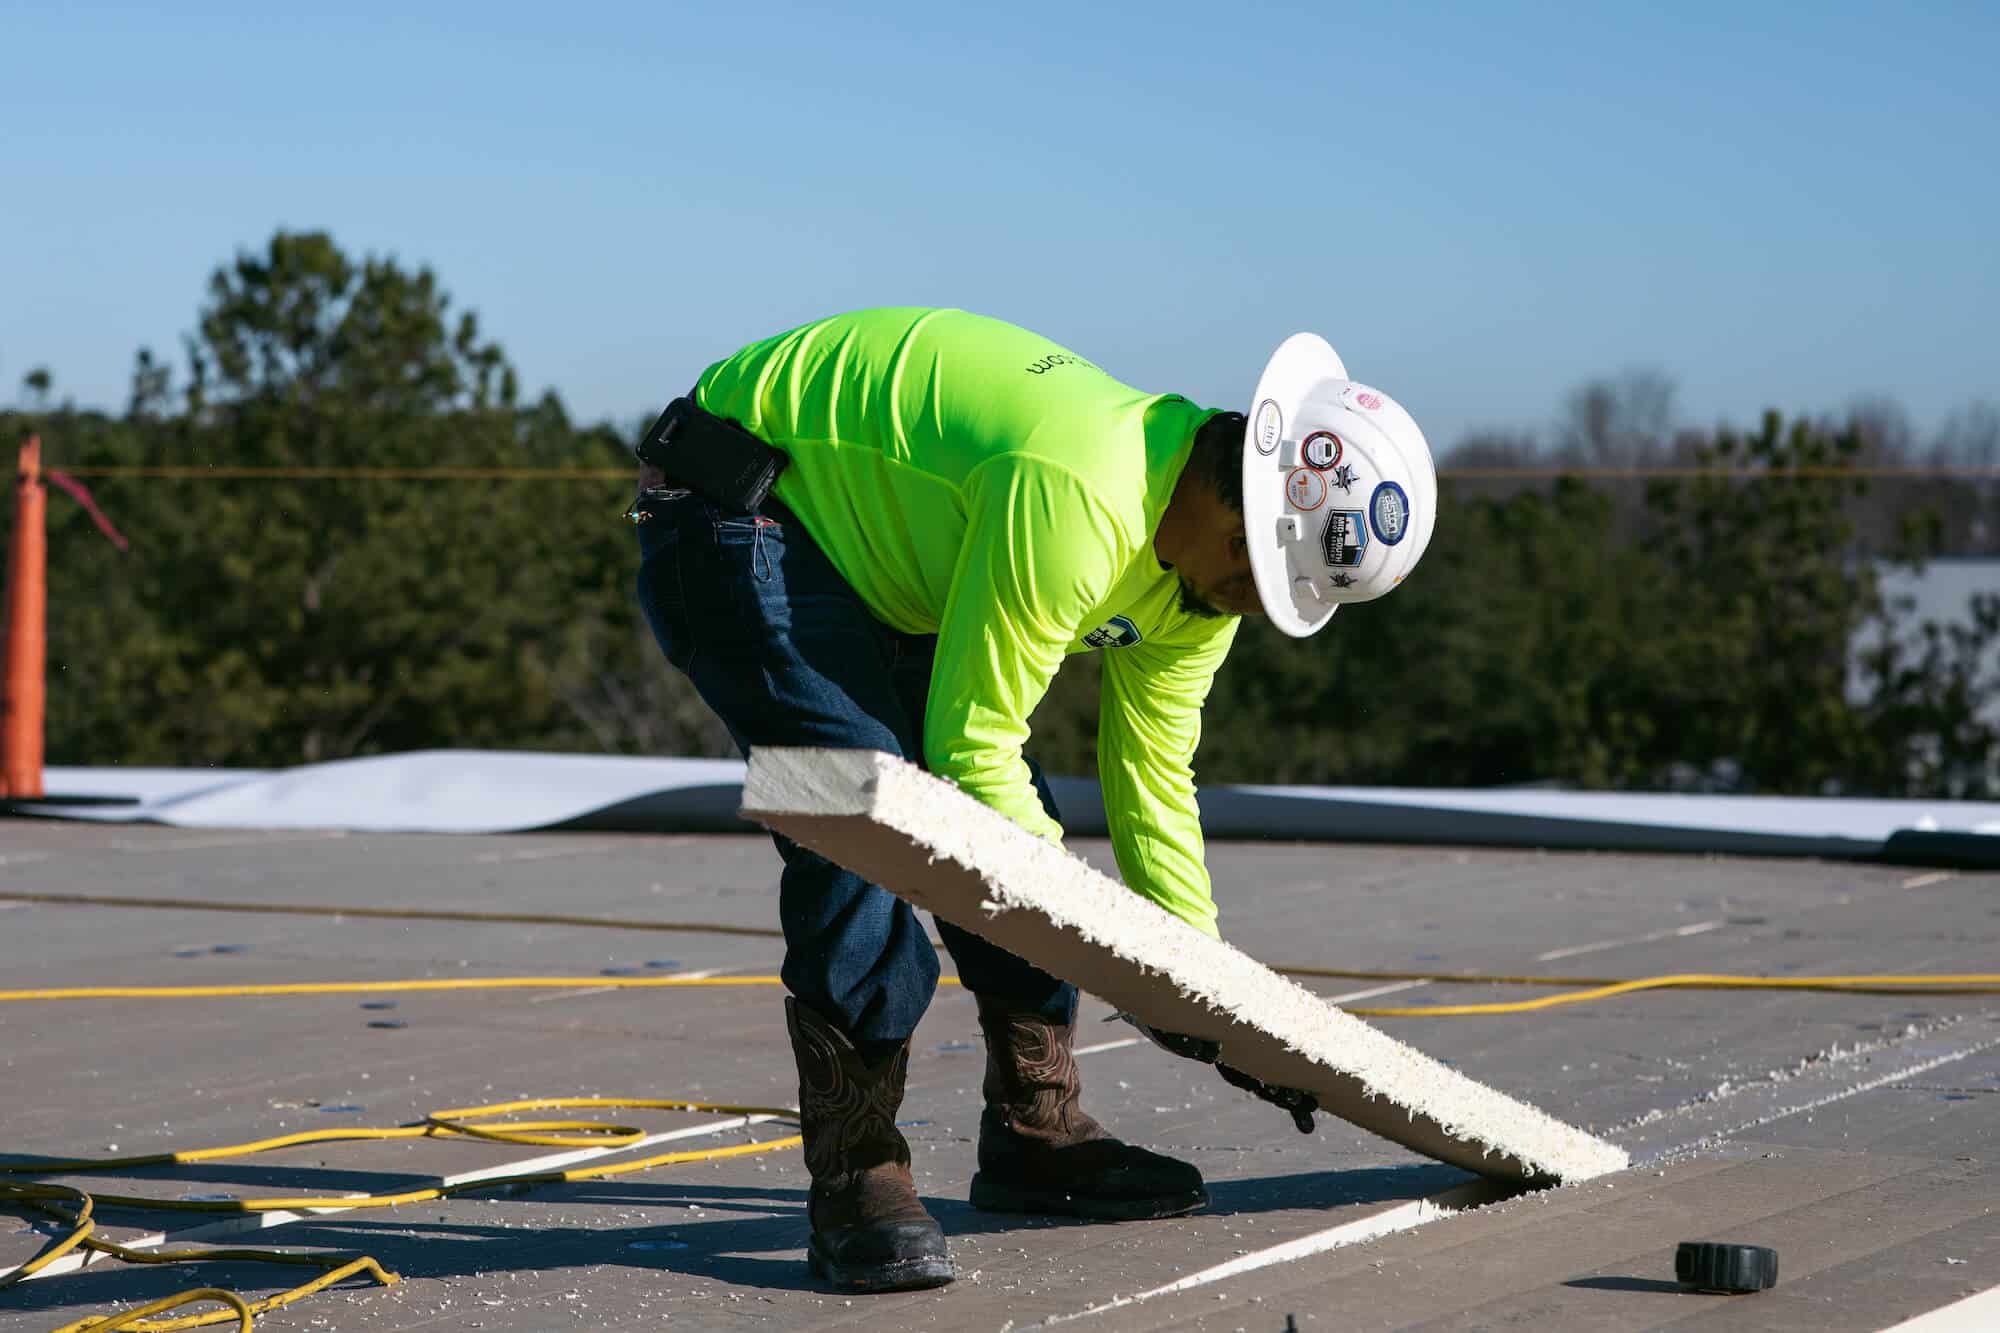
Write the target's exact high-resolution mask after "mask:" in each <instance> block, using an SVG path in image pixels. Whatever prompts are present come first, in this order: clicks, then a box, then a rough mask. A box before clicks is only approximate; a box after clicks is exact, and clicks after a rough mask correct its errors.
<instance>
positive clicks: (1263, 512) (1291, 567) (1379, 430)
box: [1243, 333, 1437, 639]
mask: <svg viewBox="0 0 2000 1333" xmlns="http://www.w3.org/2000/svg"><path fill="white" fill-rule="evenodd" d="M1248 415H1249V420H1248V423H1247V424H1246V426H1245V428H1244V432H1243V524H1244V533H1245V537H1246V538H1247V540H1248V542H1249V547H1250V570H1251V572H1252V573H1253V574H1254V575H1255V576H1256V579H1257V596H1258V598H1259V600H1261V601H1262V602H1263V603H1264V612H1265V614H1266V615H1268V616H1270V617H1271V623H1273V624H1274V625H1276V626H1277V627H1278V628H1279V629H1281V630H1283V631H1284V632H1285V633H1287V634H1289V635H1291V636H1293V637H1294V638H1300V639H1302V638H1304V637H1305V636H1307V635H1308V634H1311V633H1313V632H1314V631H1316V630H1318V629H1320V628H1321V627H1322V626H1324V625H1325V624H1326V622H1327V620H1328V619H1329V618H1331V617H1332V615H1333V613H1334V612H1335V611H1337V610H1339V609H1340V604H1341V603H1342V602H1367V601H1372V600H1374V599H1375V598H1377V597H1380V596H1381V595H1382V594H1383V593H1385V592H1388V591H1389V590H1390V589H1391V588H1393V587H1395V586H1396V585H1397V584H1399V583H1401V582H1402V581H1403V579H1404V578H1405V577H1406V576H1407V575H1408V574H1409V572H1410V571H1411V570H1412V569H1414V568H1416V564H1417V561H1418V560H1419V559H1420V558H1422V556H1423V553H1424V548H1425V547H1427V546H1429V545H1430V543H1431V527H1432V525H1433V524H1434V523H1435V522H1436V519H1437V469H1436V467H1435V466H1434V465H1433V464H1432V462H1431V450H1430V446H1429V445H1428V444H1426V443H1425V442H1424V433H1423V432H1422V431H1420V430H1418V429H1417V423H1416V422H1414V421H1412V420H1411V419H1410V414H1409V413H1408V412H1405V411H1404V410H1403V408H1402V406H1401V404H1399V403H1397V402H1396V400H1395V399H1393V398H1391V397H1390V396H1389V395H1388V394H1386V393H1383V392H1382V391H1381V390H1380V389H1374V388H1370V387H1369V386H1368V385H1365V384H1359V383H1356V382H1355V381H1354V380H1351V379H1349V378H1348V377H1347V367H1346V366H1344V365H1342V364H1341V361H1340V356H1339V354H1338V353H1336V352H1335V351H1334V350H1333V348H1332V347H1330V346H1328V345H1327V342H1326V339H1324V338H1322V337H1320V336H1319V335H1318V334H1316V333H1295V334H1293V335H1292V336H1291V337H1289V338H1287V339H1285V341H1284V342H1283V343H1282V344H1280V345H1279V347H1278V350H1277V351H1276V352H1273V353H1272V354H1271V360H1270V362H1269V363H1268V364H1266V365H1265V367H1264V373H1263V375H1262V376H1260V377H1259V378H1258V380H1257V396H1256V398H1255V399H1253V400H1252V406H1251V409H1250V412H1249V414H1248Z"/></svg>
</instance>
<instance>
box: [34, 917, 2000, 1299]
mask: <svg viewBox="0 0 2000 1333" xmlns="http://www.w3.org/2000/svg"><path fill="white" fill-rule="evenodd" d="M0 900H12V901H18V902H34V903H42V904H48V905H71V906H97V907H134V908H163V909H167V910H183V911H185V910H204V911H243V912H261V913H281V914H286V915H311V916H346V917H380V918H388V919H397V920H437V921H454V922H482V923H508V924H530V925H558V926H577V927H586V928H591V927H594V928H603V929H614V930H668V931H690V932H703V933H712V934H728V935H748V936H759V937H775V936H778V935H779V932H778V931H776V930H773V929H769V928H764V927H745V926H725V925H714V924H708V923H700V922H647V921H641V920H624V919H617V918H603V917H585V916H564V915H554V914H543V913H501V912H473V911H462V912H461V911H442V910H423V909H403V908H354V907H332V906H321V905H316V904H303V905H274V904H253V903H226V904H225V903H216V902H213V901H202V900H182V899H154V898H111V897H99V896H92V895H82V894H52V893H51V894H39V893H35V894H31V893H11V892H0ZM1275 970H1277V971H1279V972H1282V973H1285V974H1287V975H1289V976H1294V977H1318V978H1329V979H1339V980H1350V981H1373V982H1421V983H1432V984H1441V985H1468V986H1541V987H1582V989H1572V990H1567V991H1565V992H1564V993H1562V994H1557V995H1545V996H1541V997H1539V998H1536V999H1531V1000H1513V1001H1502V1002H1497V1003H1488V1004H1453V1005H1413V1006H1395V1007H1384V1006H1375V1007H1366V1006H1349V1007H1347V1010H1346V1012H1348V1013H1351V1014H1357V1015H1363V1016H1367V1017H1373V1018H1459V1017H1471V1016H1475V1015H1499V1014H1521V1013H1535V1012H1539V1011H1542V1010H1546V1009H1553V1008H1556V1007H1558V1006H1562V1005H1571V1004H1585V1003H1591V1002H1594V1001H1598V1000H1606V999H1610V998H1613V997H1615V996H1619V995H1627V994H1631V993H1634V992H1638V991H1649V990H1666V989H1687V990H1772V991H1776V990H1802V991H1820V992H1836V993H1847V994H1869V995H1909V994H1926V995H1984V994H2000V973H1961V974H1950V975H1931V976H1904V975H1882V976H1872V975H1863V976H1821V977H1752V976H1733V975H1728V974H1717V973H1677V974H1673V975H1667V976H1656V977H1636V978H1617V977H1552V976H1520V975H1496V974H1489V973H1448V972H1385V971H1372V970H1371V971H1363V970H1350V969H1339V968H1322V967H1309V966H1289V967H1287V966H1281V967H1278V968H1276V969H1275ZM940 980H941V982H942V983H943V984H946V985H955V984H957V983H958V978H957V977H951V976H947V977H943V978H941V979H940ZM780 984H782V982H781V980H780V979H779V978H778V977H775V976H738V977H607V976H560V977H556V976H544V977H454V978H416V979H406V980H394V981H309V982H270V983H252V984H247V985H194V986H71V987H48V988H38V989H29V990H0V1002H30V1001H60V1000H117V999H145V1000H178V999H220V998H247V997H254V996H273V995H351V994H369V993H383V992H426V991H477V990H554V989H578V988H590V989H595V990H654V989H675V988H690V987H732V986H776V985H780ZM585 1107H588V1108H598V1109H609V1108H624V1109H644V1110H668V1111H705V1112H720V1113H730V1114H740V1115H767V1116H773V1117H779V1118H783V1119H787V1120H795V1119H796V1118H797V1112H796V1111H795V1110H793V1109H792V1108H789V1107H770V1106H737V1105H730V1104H724V1103H712V1102H691V1101H681V1100H669V1099H658V1098H609V1097H556V1098H534V1099H530V1100H526V1101H517V1102H502V1103H497V1104H495V1105H492V1106H474V1107H465V1108H459V1109H454V1110H446V1111H437V1112H433V1113H432V1114H430V1115H428V1116H426V1117H425V1118H424V1119H423V1120H422V1121H421V1122H419V1123H417V1124H414V1125H397V1126H389V1127H384V1128H341V1129H325V1130H313V1131H308V1132H305V1133H299V1134H286V1135H281V1136H278V1137H276V1138H268V1139H258V1140H254V1141H252V1142H249V1143H237V1144H229V1145H225V1146H223V1147H217V1148H201V1149H192V1150H188V1151H184V1152H176V1153H154V1154H147V1155H143V1156H136V1157H114V1158H76V1159H70V1160H57V1161H50V1160H47V1159H41V1160H37V1161H36V1162H35V1163H33V1164H32V1165H22V1164H7V1163H0V1174H14V1175H20V1174H37V1175H45V1174H49V1173H51V1172H61V1173H65V1174H75V1173H81V1172H87V1171H106V1170H113V1169H126V1168H136V1167H148V1166H170V1165H177V1164H185V1163H189V1162H200V1161H209V1160H213V1159H215V1158H221V1157H237V1156H245V1155H248V1154H252V1153H259V1152H269V1151H272V1150H275V1149H279V1148H289V1147H297V1146H299V1145H301V1144H308V1143H331V1142H352V1141H355V1140H382V1139H407V1138H428V1137H443V1136H456V1137H462V1138H476V1139H482V1140H486V1141H489V1142H496V1143H510V1144H531V1145H537V1146H557V1147H592V1148H609V1149H615V1148H618V1147H620V1146H623V1145H625V1144H630V1143H634V1142H637V1141H639V1140H640V1139H642V1138H644V1137H645V1135H644V1133H643V1131H641V1130H638V1129H635V1128H632V1127H630V1126H625V1125H609V1124H603V1123H600V1122H597V1121H589V1120H532V1121H499V1122H492V1121H490V1117H493V1116H500V1115H511V1114H514V1113H518V1112H522V1111H534V1110H558V1109H575V1108H585ZM801 1141H802V1140H801V1138H800V1136H799V1135H796V1134H793V1135H789V1136H787V1137H784V1138H776V1139H769V1140H764V1141H759V1142H753V1143H744V1144H735V1145H732V1146H729V1147H724V1148H705V1149H697V1150H693V1151H686V1152H671V1153H662V1154H659V1155H658V1156H654V1157H646V1158H641V1159H639V1160H637V1161H630V1162H618V1163H615V1164H612V1165H608V1166H591V1167H574V1168H570V1169H567V1170H559V1171H536V1172H524V1173H520V1174H516V1175H503V1176H483V1177H481V1178H480V1179H478V1180H476V1181H470V1182H467V1183H465V1184H462V1185H449V1184H446V1185H438V1186H430V1187H425V1188H422V1189H416V1190H407V1191H403V1192H401V1193H395V1194H374V1195H360V1196H351V1195H350V1196H339V1195H314V1196H301V1197H296V1198H260V1199H228V1200H192V1199H172V1200H169V1199H149V1198H141V1197H136V1196H132V1195H122V1194H99V1195H95V1196H93V1195H90V1194H87V1193H85V1192H84V1191H82V1190H77V1189H72V1188H70V1187H69V1186H65V1185H55V1184H43V1183H8V1182H0V1203H11V1204H14V1205H16V1206H18V1207H21V1208H24V1209H27V1210H30V1211H35V1212H40V1213H42V1214H44V1215H47V1216H50V1217H53V1218H55V1219H57V1220H58V1221H61V1222H63V1223H65V1224H66V1225H67V1226H68V1227H69V1230H68V1231H67V1232H66V1233H65V1234H64V1235H62V1236H59V1237H57V1238H55V1239H53V1240H51V1241H50V1243H49V1244H48V1245H47V1246H45V1247H44V1248H43V1249H42V1250H41V1251H40V1252H39V1253H37V1254H36V1255H35V1256H34V1257H33V1258H32V1259H30V1260H28V1261H27V1262H26V1263H25V1264H23V1265H21V1266H20V1267H19V1268H17V1269H15V1270H14V1271H13V1272H12V1273H10V1274H8V1275H7V1276H6V1277H4V1278H0V1288H4V1287H6V1286H9V1285H11V1284H13V1283H15V1282H20V1281H23V1280H25V1279H27V1278H29V1277H32V1276H34V1275H35V1274H36V1273H38V1272H41V1271H42V1270H44V1269H46V1268H47V1267H48V1266H49V1265H50V1264H52V1263H53V1262H55V1261H56V1260H57V1259H59V1258H61V1257H62V1256H63V1255H65V1254H68V1253H70V1252H71V1251H73V1250H86V1251H92V1252H96V1253H101V1254H105V1255H108V1256H110V1257H113V1258H117V1259H120V1260H123V1261H125V1262H129V1263H155V1264H157V1263H183V1262H189V1261H193V1260H222V1259H236V1260H243V1259H254V1260H258V1261H262V1262H270V1263H286V1264H302V1265H307V1266H312V1267H318V1268H322V1269H324V1270H325V1271H324V1272H322V1273H321V1274H320V1275H319V1276H318V1277H316V1278H314V1279H313V1280H312V1281H310V1282H307V1283H304V1284H302V1285H300V1286H297V1287H294V1288H292V1289H291V1290H289V1291H286V1292H283V1293H280V1294H279V1295H277V1296H273V1297H270V1298H268V1299H266V1300H263V1301H259V1302H257V1303H255V1304H251V1303H249V1302H246V1301H244V1300H243V1299H242V1298H241V1297H239V1296H236V1295H234V1294H233V1293H230V1292H227V1291H223V1290H221V1289H219V1288H212V1287H204V1288H199V1289H196V1290H191V1291H184V1292H180V1293H178V1294H176V1295H173V1296H169V1297H166V1298H164V1299H162V1300H158V1301H154V1302H151V1303H150V1304H147V1305H144V1306H140V1307H138V1308H136V1309H133V1310H127V1311H124V1312H122V1313H120V1314H117V1315H113V1316H108V1317H104V1318H97V1317H93V1318H90V1319H84V1320H79V1321H77V1322H75V1323H71V1324H66V1325H64V1326H63V1327H62V1328H60V1329H57V1330H55V1331H54V1333H122V1331H123V1330H131V1331H132V1333H170V1331H172V1330H179V1329H187V1328H197V1327H202V1326H205V1325H211V1324H220V1323H231V1322H233V1323H235V1324H236V1326H237V1328H238V1329H239V1330H249V1329H251V1327H252V1324H251V1320H252V1318H253V1317H254V1316H255V1315H258V1314H262V1313H264V1312H266V1311H269V1310H274V1309H277V1308H279V1307H280V1306H284V1305H289V1304H291V1303H292V1302H294V1301H297V1300H300V1299H302V1298H304V1297H306V1296H309V1295H311V1294H312V1293H314V1292H316V1291H320V1290H323V1289H325V1288H326V1287H329V1286H332V1285H333V1284H335V1283H337V1282H340V1281H343V1280H345V1279H347V1278H349V1277H352V1276H355V1275H363V1276H366V1277H368V1278H371V1279H372V1280H374V1281H376V1282H378V1283H381V1284H383V1285H385V1286H386V1285H390V1284H393V1283H395V1282H396V1281H398V1280H399V1279H398V1278H397V1276H396V1275H395V1274H394V1273H390V1272H387V1271H385V1270H384V1269H382V1268H381V1266H380V1265H378V1264H377V1263H376V1262H375V1261H374V1260H373V1259H370V1258H368V1257H366V1256H349V1255H307V1254H295V1253H288V1252H285V1251H279V1250H258V1249H232V1250H197V1251H171V1252H167V1251H155V1250H137V1249H132V1248H129V1247H126V1246H121V1245H117V1244H115V1243H113V1242H110V1241H107V1240H103V1239H101V1238H99V1237H97V1236H96V1235H94V1234H93V1232H94V1230H95V1226H96V1223H95V1221H94V1219H93V1216H92V1213H93V1208H94V1205H95V1204H96V1203H97V1202H102V1203H105V1204H109V1205H113V1206H117V1207H127V1208H149V1209H150V1208H161V1209H173V1210H177V1211H191V1212H220V1213H254V1212H269V1211H279V1210H304V1209H318V1210H322V1211H344V1210H347V1209H353V1208H386V1207H394V1206H396V1205H399V1204H405V1203H420V1202H424V1201H426V1200H432V1199H441V1198H447V1197H450V1196H452V1195H455V1194H462V1193H468V1192H471V1191H476V1190H490V1189H496V1188H501V1187H505V1186H509V1185H525V1184H553V1183H560V1182H566V1181H578V1180H598V1179H603V1178H605V1177H608V1176H618V1175H625V1174H629V1173H631V1172H635V1171H645V1170H650V1169H651V1168H653V1167H656V1166H671V1165H677V1164H682V1163H687V1162H703V1161H716V1160H721V1159H725V1158H732V1157H742V1156H747V1155H750V1154H754V1153H767V1152H776V1151H779V1150H781V1149H786V1148H791V1147H795V1146H797V1145H798V1144H799V1143H800V1142H801ZM65 1204H67V1205H69V1206H68V1207H64V1205H65ZM200 1303H217V1304H220V1305H222V1306H224V1307H225V1308H223V1309H220V1310H213V1311H209V1312H206V1313H202V1314H193V1315H184V1316H180V1317H178V1318H173V1319H165V1320H161V1319H153V1318H150V1317H149V1316H153V1315H157V1314H161V1313H164V1312H166V1311H168V1310H173V1309H178V1308H180V1307H182V1306H185V1305H193V1304H200Z"/></svg>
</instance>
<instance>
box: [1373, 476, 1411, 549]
mask: <svg viewBox="0 0 2000 1333" xmlns="http://www.w3.org/2000/svg"><path fill="white" fill-rule="evenodd" d="M1368 518H1369V521H1370V523H1372V524H1373V525H1374V528H1375V535H1376V536H1377V537H1380V538H1381V539H1382V544H1383V545H1384V546H1394V545H1395V544H1396V543H1397V542H1399V541H1401V540H1403V535H1404V534H1405V533H1407V532H1408V531H1409V530H1410V497H1409V496H1408V495H1406V494H1404V493H1403V488H1402V487H1401V486H1398V485H1397V484H1396V483H1395V482H1393V481H1385V482H1383V483H1382V484H1381V485H1380V486H1377V487H1376V488H1375V494H1374V495H1372V496H1370V497H1369V500H1368Z"/></svg>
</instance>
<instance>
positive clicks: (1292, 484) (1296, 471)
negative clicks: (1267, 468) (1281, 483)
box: [1285, 467, 1326, 510]
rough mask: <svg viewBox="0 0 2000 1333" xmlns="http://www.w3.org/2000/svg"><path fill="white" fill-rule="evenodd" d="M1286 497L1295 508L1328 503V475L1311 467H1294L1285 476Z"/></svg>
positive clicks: (1314, 507) (1309, 507) (1316, 506)
mask: <svg viewBox="0 0 2000 1333" xmlns="http://www.w3.org/2000/svg"><path fill="white" fill-rule="evenodd" d="M1285 498H1286V499H1287V500H1290V501H1291V502H1292V508H1294V509H1307V510H1311V509H1317V508H1319V507H1320V506H1321V505H1323V504H1325V503H1326V477H1325V475H1324V474H1323V473H1319V472H1315V471H1313V469H1311V468H1309V467H1300V468H1293V469H1292V474H1291V475H1290V476H1289V477H1286V478H1285Z"/></svg>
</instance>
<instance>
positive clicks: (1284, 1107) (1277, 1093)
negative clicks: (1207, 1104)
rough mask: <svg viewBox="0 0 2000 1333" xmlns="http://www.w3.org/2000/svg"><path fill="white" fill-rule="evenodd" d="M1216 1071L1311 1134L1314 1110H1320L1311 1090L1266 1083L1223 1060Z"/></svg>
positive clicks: (1219, 1062) (1227, 1080)
mask: <svg viewBox="0 0 2000 1333" xmlns="http://www.w3.org/2000/svg"><path fill="white" fill-rule="evenodd" d="M1215 1072H1216V1073H1218V1074H1220V1075H1222V1078H1223V1081H1224V1082H1225V1083H1228V1084H1231V1085H1232V1086H1234V1087H1238V1088H1241V1089H1243V1091H1245V1092H1248V1093H1251V1094H1254V1095H1255V1096H1258V1097H1261V1098H1263V1099H1264V1100H1265V1101H1267V1102H1269V1103H1271V1105H1273V1106H1275V1107H1277V1108H1278V1109H1279V1110H1280V1111H1283V1112H1285V1113H1286V1114H1287V1115H1289V1116H1291V1118H1292V1123H1293V1124H1294V1125H1297V1126H1298V1129H1299V1133H1301V1134H1310V1133H1312V1132H1313V1112H1314V1111H1317V1110H1319V1098H1317V1097H1315V1096H1313V1095H1312V1094H1311V1093H1310V1092H1304V1091H1302V1090H1300V1089H1298V1088H1281V1087H1279V1086H1278V1085H1277V1084H1275V1083H1266V1082H1265V1081H1264V1080H1263V1079H1261V1078H1252V1077H1250V1075H1248V1074H1246V1073H1244V1072H1243V1071H1242V1070H1240V1069H1231V1068H1230V1067H1229V1066H1228V1065H1226V1064H1223V1063H1222V1062H1221V1061H1217V1062H1216V1065H1215Z"/></svg>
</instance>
